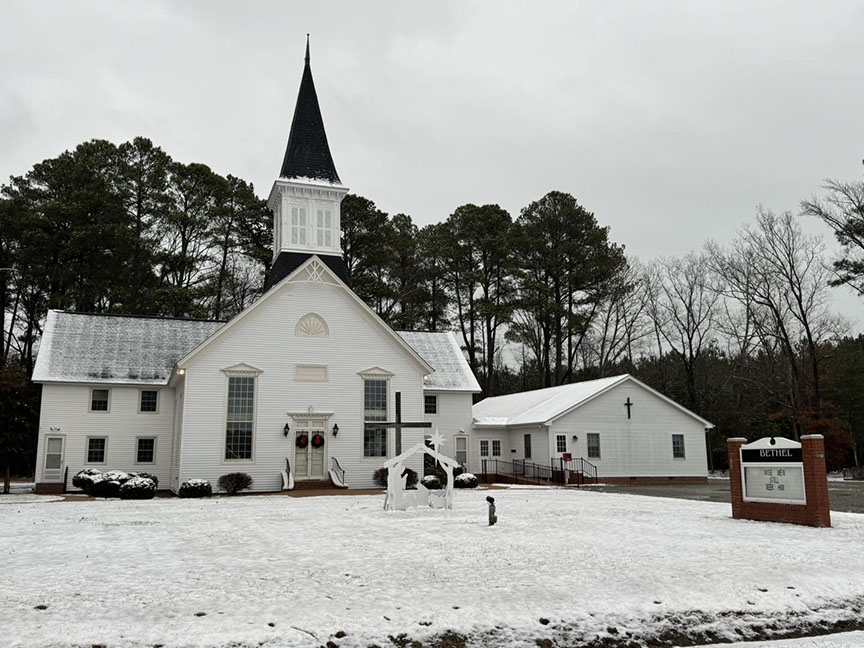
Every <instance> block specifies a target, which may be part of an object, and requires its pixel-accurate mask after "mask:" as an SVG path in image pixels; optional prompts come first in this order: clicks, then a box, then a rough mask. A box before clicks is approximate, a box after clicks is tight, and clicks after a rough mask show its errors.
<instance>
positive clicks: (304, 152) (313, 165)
mask: <svg viewBox="0 0 864 648" xmlns="http://www.w3.org/2000/svg"><path fill="white" fill-rule="evenodd" d="M279 175H280V177H282V178H315V179H316V180H326V181H327V182H333V183H338V184H341V183H340V181H339V174H337V173H336V166H335V165H334V164H333V158H332V156H331V155H330V146H328V144H327V133H325V132H324V120H323V119H322V118H321V109H320V108H319V107H318V95H317V94H316V93H315V82H314V81H313V80H312V68H310V67H309V35H308V34H307V35H306V66H305V67H304V68H303V79H302V80H301V81H300V92H299V93H298V94H297V106H296V107H295V108H294V120H293V121H292V122H291V134H290V135H289V136H288V148H286V149H285V159H284V160H283V161H282V171H281V172H280V173H279Z"/></svg>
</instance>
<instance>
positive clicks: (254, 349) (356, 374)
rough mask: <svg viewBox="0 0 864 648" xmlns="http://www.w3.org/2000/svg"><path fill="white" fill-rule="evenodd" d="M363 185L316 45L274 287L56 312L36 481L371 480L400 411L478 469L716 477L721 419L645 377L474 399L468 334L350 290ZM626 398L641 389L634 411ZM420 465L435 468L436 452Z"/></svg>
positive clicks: (276, 201) (46, 339) (295, 142)
mask: <svg viewBox="0 0 864 648" xmlns="http://www.w3.org/2000/svg"><path fill="white" fill-rule="evenodd" d="M347 192H348V188H347V187H345V186H344V185H342V183H341V181H340V179H339V176H338V174H337V172H336V168H335V165H334V163H333V159H332V156H331V154H330V148H329V145H328V142H327V136H326V134H325V131H324V123H323V120H322V117H321V111H320V108H319V105H318V98H317V95H316V92H315V86H314V82H313V80H312V72H311V68H310V64H309V51H308V44H307V51H306V64H305V67H304V71H303V77H302V81H301V84H300V91H299V94H298V98H297V105H296V108H295V112H294V118H293V122H292V125H291V131H290V135H289V139H288V146H287V149H286V152H285V157H284V160H283V163H282V167H281V171H280V174H279V177H278V178H277V179H276V180H275V182H274V183H273V188H272V190H271V192H270V196H269V206H270V208H271V210H272V211H273V217H274V227H273V245H274V249H273V265H272V268H271V271H270V274H269V276H268V278H267V282H266V284H265V288H266V292H265V293H264V295H263V296H261V297H260V298H259V299H258V300H257V301H256V302H255V303H254V304H253V305H252V306H250V307H249V308H247V309H246V310H245V311H243V312H242V313H240V314H239V315H237V316H236V317H234V318H233V319H232V320H231V321H229V322H227V323H226V322H213V321H199V320H186V319H170V318H150V317H131V316H122V315H94V314H85V313H72V312H64V311H49V313H48V319H47V322H46V325H45V330H44V335H43V339H42V345H41V349H40V352H39V355H38V358H37V362H36V367H35V370H34V374H33V380H34V382H37V383H41V384H42V385H43V391H42V409H41V413H40V424H39V442H38V451H37V464H36V472H35V481H36V482H37V492H61V491H64V490H66V489H67V488H69V487H70V484H71V477H72V475H74V474H75V473H76V472H78V471H79V470H82V469H84V468H98V469H101V470H115V469H116V470H124V471H141V472H147V473H151V474H153V475H155V476H157V477H158V478H159V484H160V488H163V489H164V488H169V489H170V490H172V491H175V492H176V491H177V489H178V488H179V486H180V484H181V483H183V482H184V481H186V480H189V479H207V480H209V481H210V482H211V483H212V484H214V485H215V484H216V482H217V480H218V478H219V477H220V476H221V475H224V474H226V473H230V472H245V473H248V474H249V475H250V476H251V477H252V478H253V479H254V487H253V490H256V491H277V490H280V489H281V488H282V479H281V473H282V472H283V471H285V470H286V468H289V467H290V471H291V473H292V476H293V478H294V481H295V484H296V486H297V487H298V488H302V487H304V486H305V487H332V485H333V484H335V485H337V486H347V487H349V488H370V487H373V473H374V472H375V470H377V469H379V468H381V467H382V466H383V464H384V462H385V461H387V459H388V458H391V457H393V456H394V455H395V454H397V449H396V444H397V435H396V432H395V430H394V427H393V426H392V425H389V423H392V422H393V421H394V417H397V415H401V420H402V421H407V422H410V421H414V422H428V423H430V424H431V430H430V429H429V428H427V429H425V430H424V429H423V428H421V427H413V428H412V427H405V428H404V429H402V431H401V441H402V447H404V448H407V447H410V446H412V445H414V444H417V443H420V442H422V441H423V439H424V438H425V437H426V436H428V435H429V434H430V433H431V432H434V430H435V429H437V430H438V431H439V432H440V433H441V435H443V437H444V438H445V443H444V444H443V445H442V446H441V448H440V449H441V451H442V452H443V453H445V454H447V455H448V456H450V457H452V458H454V459H455V460H456V461H457V462H458V463H459V464H461V465H464V466H466V467H467V468H468V469H469V470H471V471H473V472H477V473H480V472H481V470H482V469H483V460H487V461H489V460H492V459H496V460H498V461H501V462H504V461H510V462H512V461H513V460H522V461H534V462H538V463H540V462H546V463H547V465H548V463H549V462H550V461H552V460H554V459H559V460H560V459H561V458H562V457H563V456H564V455H565V454H572V455H574V456H580V457H585V458H586V459H587V460H588V461H593V460H594V459H596V461H597V464H599V465H600V469H599V474H600V475H601V477H602V476H603V475H608V476H610V477H612V476H619V477H624V476H633V475H642V474H643V473H644V461H645V458H646V457H650V458H651V466H650V470H649V472H648V474H650V475H652V476H656V477H663V478H668V477H675V478H688V479H702V480H704V479H705V478H706V474H707V470H706V459H705V458H706V454H705V439H704V434H703V430H704V429H705V428H706V427H710V423H708V422H707V421H703V420H702V419H700V418H699V417H697V416H695V415H694V414H692V413H691V412H688V411H687V410H685V409H684V408H682V407H680V406H679V405H677V404H675V403H673V402H672V401H669V399H666V398H665V397H664V396H662V395H660V394H658V393H657V392H654V391H653V390H650V389H649V388H647V387H646V386H644V385H642V384H641V383H638V381H635V379H632V378H630V377H629V376H624V377H620V376H619V377H617V378H616V379H614V380H615V381H617V382H614V381H613V383H611V384H608V385H607V384H606V383H603V385H602V389H601V388H598V386H597V385H594V388H586V387H584V386H585V385H590V384H591V383H580V384H579V385H583V387H581V388H580V387H579V385H566V386H563V387H556V388H552V390H558V391H555V392H554V398H553V401H554V407H551V406H550V403H549V402H547V401H549V396H548V395H544V394H543V393H545V392H550V390H537V391H536V392H525V393H523V394H515V395H511V396H502V397H498V398H489V399H486V400H484V401H481V402H480V403H478V404H477V405H475V406H473V408H472V402H473V399H474V395H475V394H477V393H479V392H480V387H479V385H478V383H477V380H476V379H475V377H474V375H473V374H472V372H471V370H470V368H469V366H468V363H467V361H466V360H465V357H464V354H463V353H462V350H461V349H460V347H459V344H458V341H457V339H456V336H455V335H454V334H453V333H450V332H444V333H428V332H397V331H394V330H392V329H391V328H390V327H389V326H388V325H387V324H386V323H385V322H384V321H382V320H381V319H380V318H379V317H378V316H377V315H376V314H375V313H374V312H373V311H372V310H371V309H370V308H369V307H368V306H366V304H364V303H363V302H362V300H361V299H360V298H359V297H357V295H355V294H354V292H353V291H352V290H351V288H350V286H349V284H348V279H347V273H346V270H345V265H344V262H343V260H342V250H341V245H340V203H341V200H342V198H343V197H344V196H345V194H346V193H347ZM605 380H607V381H609V380H613V379H605ZM591 382H592V383H597V382H598V381H591ZM592 389H593V390H594V392H596V393H594V394H593V396H592V397H590V398H588V397H587V396H585V394H586V393H587V392H586V390H587V391H589V392H590V391H591V390H592ZM628 390H629V391H628ZM625 391H626V392H627V393H625ZM397 395H398V398H397ZM625 397H626V398H627V399H628V401H627V402H630V400H629V399H630V398H633V401H634V402H635V403H636V404H637V405H636V408H635V409H634V410H633V414H632V418H631V415H630V408H629V407H627V408H625V407H624V405H623V403H624V401H623V400H622V399H623V398H625ZM619 400H620V401H621V402H620V403H619V402H618V401H619ZM397 401H398V402H400V404H401V408H400V410H401V411H399V412H397ZM544 403H545V405H544ZM555 408H558V409H555ZM640 408H641V414H642V416H643V418H642V419H640V418H639V417H638V416H637V412H640ZM553 410H554V411H553ZM645 417H648V418H647V419H646V418H645ZM640 420H641V421H643V422H645V421H649V420H650V424H648V425H642V424H641V423H640ZM376 423H379V424H381V426H379V427H376V425H375V424H376ZM385 424H387V425H385ZM679 436H681V437H682V438H683V441H682V440H680V439H679V438H678V437H679ZM562 437H563V439H564V441H563V443H562V441H561V439H562ZM598 444H599V445H598ZM682 444H683V445H682ZM682 452H683V453H684V456H683V457H682V456H681V453H682ZM597 453H600V455H599V456H596V457H595V455H596V454H597ZM592 457H594V459H592ZM640 462H641V464H642V466H643V467H642V468H640V467H639V464H640ZM407 467H410V468H412V469H414V470H416V471H417V472H418V473H420V474H422V470H423V467H422V456H421V454H418V455H416V457H414V458H412V460H411V461H409V462H408V464H407Z"/></svg>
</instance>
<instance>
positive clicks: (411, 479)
mask: <svg viewBox="0 0 864 648" xmlns="http://www.w3.org/2000/svg"><path fill="white" fill-rule="evenodd" d="M402 474H403V475H406V474H407V475H408V479H406V480H405V488H417V472H416V471H414V470H411V469H410V468H405V469H404V470H403V471H402ZM372 479H373V481H374V482H375V484H376V485H377V486H380V487H381V488H387V468H379V469H378V470H376V471H375V474H374V475H372Z"/></svg>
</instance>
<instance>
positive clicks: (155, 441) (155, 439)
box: [133, 434, 159, 466]
mask: <svg viewBox="0 0 864 648" xmlns="http://www.w3.org/2000/svg"><path fill="white" fill-rule="evenodd" d="M141 439H153V461H138V444H139V443H140V442H141ZM158 443H159V437H157V436H156V435H155V434H149V435H147V434H144V435H141V436H136V437H135V461H134V462H133V463H134V464H135V465H136V466H153V465H155V464H156V447H157V444H158Z"/></svg>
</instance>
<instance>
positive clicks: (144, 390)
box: [138, 389, 162, 416]
mask: <svg viewBox="0 0 864 648" xmlns="http://www.w3.org/2000/svg"><path fill="white" fill-rule="evenodd" d="M144 392H155V393H156V409H155V410H153V411H152V412H150V411H146V410H142V409H141V398H142V397H143V395H144ZM160 400H162V399H161V398H159V390H158V389H139V390H138V413H139V414H148V415H151V416H152V415H153V414H158V413H159V401H160Z"/></svg>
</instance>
